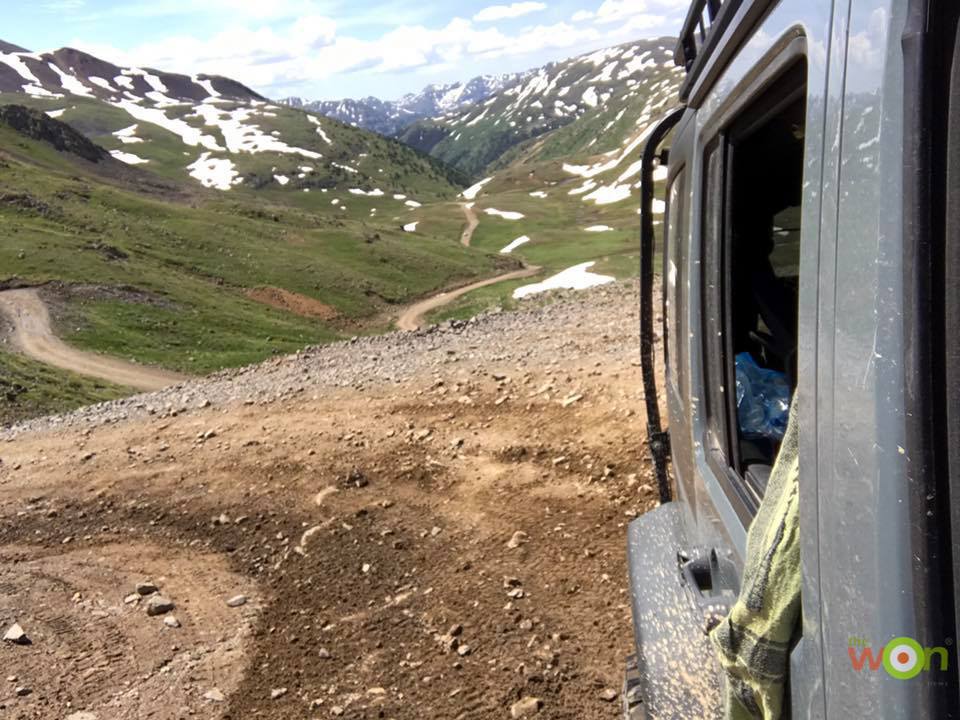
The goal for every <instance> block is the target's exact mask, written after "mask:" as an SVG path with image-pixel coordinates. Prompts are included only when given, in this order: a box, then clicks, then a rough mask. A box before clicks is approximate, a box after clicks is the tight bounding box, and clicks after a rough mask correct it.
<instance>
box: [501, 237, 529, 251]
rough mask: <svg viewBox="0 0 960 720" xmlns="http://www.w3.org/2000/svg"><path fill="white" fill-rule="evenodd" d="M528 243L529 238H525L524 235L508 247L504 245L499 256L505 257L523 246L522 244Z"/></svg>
mask: <svg viewBox="0 0 960 720" xmlns="http://www.w3.org/2000/svg"><path fill="white" fill-rule="evenodd" d="M528 242H530V238H529V237H527V236H526V235H521V236H520V237H518V238H517V239H516V240H513V241H512V242H511V243H510V244H509V245H505V246H504V247H503V248H501V249H500V254H501V255H506V254H508V253H511V252H513V251H514V250H516V249H517V248H518V247H520V246H521V245H523V244H524V243H528Z"/></svg>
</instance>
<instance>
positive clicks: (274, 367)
mask: <svg viewBox="0 0 960 720" xmlns="http://www.w3.org/2000/svg"><path fill="white" fill-rule="evenodd" d="M636 326H637V322H636V293H635V291H634V289H633V288H631V287H623V286H605V287H604V288H601V289H597V290H594V291H590V292H586V293H581V294H578V295H576V296H575V297H571V299H570V300H569V301H563V302H560V303H558V304H556V305H552V306H549V307H546V308H542V309H536V310H531V311H528V312H521V313H516V314H514V313H501V314H497V315H489V316H485V317H483V318H480V319H478V320H476V321H474V322H470V323H451V324H447V325H445V326H444V327H443V328H436V329H431V330H430V331H424V332H420V333H412V334H411V333H404V334H400V333H397V334H392V335H387V336H384V337H377V338H364V339H361V340H357V341H355V342H352V343H340V344H336V345H332V346H329V347H324V348H317V349H311V350H308V351H305V352H302V353H299V354H298V355H296V356H292V357H289V358H281V359H277V360H274V361H270V362H268V363H265V364H263V365H261V366H258V367H256V368H250V369H245V370H240V371H231V372H226V373H222V374H220V375H218V376H215V377H212V378H209V379H205V380H202V381H197V382H194V383H190V384H188V385H186V386H184V387H181V388H175V389H168V390H166V391H163V392H161V393H157V394H154V395H147V396H142V397H140V398H131V399H128V400H125V401H120V402H117V403H113V404H111V405H109V406H104V407H99V408H92V409H87V410H83V411H81V412H79V413H76V414H74V415H72V416H70V417H67V418H59V419H58V418H54V419H45V420H39V421H33V422H31V423H29V424H26V425H24V426H20V427H18V428H15V429H14V430H13V431H11V432H9V433H7V434H6V436H5V437H6V440H7V442H3V437H4V436H0V460H2V462H0V488H2V492H0V568H2V569H0V632H6V630H7V628H8V627H9V626H10V625H11V624H12V623H13V622H18V623H19V624H20V625H21V627H22V628H23V630H24V632H25V633H26V634H27V635H28V636H29V638H30V640H31V641H32V644H29V645H16V644H12V643H0V666H2V667H3V668H5V674H6V675H11V676H15V677H16V679H15V680H13V681H10V682H5V683H4V685H5V687H3V688H0V706H2V707H4V708H5V711H6V713H8V714H9V715H10V717H11V718H53V717H60V718H63V717H70V716H71V714H73V713H87V714H86V715H82V714H81V715H75V716H74V717H75V718H76V719H77V720H79V718H83V720H91V719H92V718H96V719H97V720H112V719H113V718H132V717H152V718H160V719H167V718H170V719H172V718H180V717H185V716H191V717H196V718H224V717H229V718H247V717H258V718H268V719H276V720H280V719H287V718H292V717H344V718H410V719H411V720H413V719H420V718H451V719H452V718H477V719H487V718H489V719H491V720H492V719H494V718H496V719H498V720H499V719H500V718H505V717H510V716H511V712H510V711H511V707H513V705H514V704H515V703H518V702H519V701H521V700H522V699H524V698H527V699H528V700H527V702H528V705H529V704H530V703H533V704H534V705H536V704H537V703H539V705H540V707H541V709H540V712H539V715H538V716H537V717H538V718H566V719H569V720H574V719H576V720H594V719H598V718H610V719H611V720H612V719H613V718H617V717H619V712H620V710H619V705H618V702H617V700H616V695H617V691H618V690H619V685H620V682H621V679H622V675H621V673H622V663H623V659H624V656H625V654H626V653H627V652H628V651H629V650H630V646H631V640H632V633H631V626H630V611H629V596H628V594H627V578H626V569H625V565H624V538H625V532H626V530H625V528H626V523H627V522H629V520H630V519H631V518H633V517H634V516H635V515H636V514H638V513H640V512H643V511H644V510H646V509H648V508H650V507H652V506H653V505H654V504H655V500H654V490H653V481H652V477H651V472H650V470H649V465H648V463H647V461H646V458H645V454H644V449H643V444H642V442H641V440H640V438H642V435H643V422H642V421H641V416H642V394H641V391H640V378H639V368H638V367H637V358H638V344H637V341H636V338H635V336H634V334H633V332H632V330H633V329H634V328H635V327H636ZM148 580H149V581H151V582H153V583H154V584H156V585H157V586H159V594H161V595H163V596H164V597H165V598H166V599H168V600H169V601H170V602H171V603H172V604H173V606H174V607H173V608H172V609H171V610H168V611H166V612H165V613H161V614H158V615H156V616H150V615H148V613H147V607H148V605H150V603H151V599H154V600H155V596H156V594H150V593H148V594H147V595H143V596H140V595H139V594H138V593H137V592H136V585H137V583H138V582H145V581H148ZM146 589H147V590H149V588H146ZM239 595H242V596H243V597H244V598H245V600H246V602H244V603H243V604H239V605H237V606H236V607H233V606H231V605H232V604H234V603H228V600H231V599H234V598H236V597H237V596H239ZM155 604H156V603H154V605H155ZM171 616H172V617H175V618H176V621H175V622H174V621H171V620H166V618H169V617H171ZM18 691H19V692H18Z"/></svg>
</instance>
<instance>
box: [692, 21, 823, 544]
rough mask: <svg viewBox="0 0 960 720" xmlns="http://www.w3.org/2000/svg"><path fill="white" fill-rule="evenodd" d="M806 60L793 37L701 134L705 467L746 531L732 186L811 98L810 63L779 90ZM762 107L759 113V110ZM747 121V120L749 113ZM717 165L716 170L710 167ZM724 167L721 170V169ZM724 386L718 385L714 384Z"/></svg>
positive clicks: (751, 502) (752, 502) (750, 491)
mask: <svg viewBox="0 0 960 720" xmlns="http://www.w3.org/2000/svg"><path fill="white" fill-rule="evenodd" d="M801 63H808V57H807V45H806V38H805V37H804V36H803V35H802V34H800V33H799V32H798V33H797V34H796V35H787V36H786V37H785V38H784V39H783V41H782V42H780V43H778V44H777V45H776V46H774V47H773V48H772V49H771V51H770V52H769V53H768V54H767V55H766V56H765V57H764V58H763V59H762V60H761V61H760V62H758V63H757V64H756V65H755V66H754V68H753V70H752V71H751V72H750V73H748V74H747V76H746V77H745V78H744V79H743V81H742V82H741V83H740V84H739V85H738V86H737V87H736V88H735V89H734V90H733V92H731V93H730V94H729V95H728V97H727V99H726V101H725V102H724V103H723V104H722V105H721V106H720V107H718V109H717V110H716V112H715V113H713V115H712V116H711V118H710V119H708V121H707V122H706V123H705V125H704V128H703V130H702V132H701V137H702V138H703V140H702V142H701V143H699V147H700V148H701V153H700V157H701V163H702V165H701V168H702V173H701V175H702V187H701V188H700V192H701V193H702V195H701V197H702V209H701V213H700V258H701V262H700V266H701V269H700V293H701V303H702V310H703V311H702V312H701V327H700V330H701V347H700V348H699V351H700V353H701V376H702V379H703V388H702V390H703V395H704V398H703V402H704V407H705V412H704V414H703V417H704V422H703V425H702V437H701V442H702V443H703V448H704V457H705V460H706V462H707V465H708V466H709V467H710V469H711V471H712V472H713V474H714V475H715V477H716V478H717V479H718V481H719V483H720V486H721V489H722V490H723V492H724V494H725V495H726V496H727V498H728V500H729V501H730V503H731V506H732V507H733V510H734V512H735V513H736V515H737V517H738V518H739V519H740V521H741V523H742V524H743V526H744V527H748V526H749V525H750V522H751V521H752V520H753V517H754V516H755V515H756V513H757V512H758V510H759V507H760V502H761V500H762V494H761V492H760V491H759V489H758V488H757V487H755V486H754V485H753V484H751V483H750V482H749V481H748V479H747V478H746V477H744V475H743V474H741V472H740V471H739V468H740V465H741V462H740V447H739V432H738V429H737V424H736V423H737V413H736V376H735V370H734V364H733V362H732V358H733V347H732V345H733V339H732V333H731V332H730V327H731V325H730V318H731V313H732V308H731V298H732V293H731V291H730V277H731V270H732V244H733V243H732V223H731V218H732V202H733V190H732V185H733V182H732V181H731V175H732V168H733V167H734V156H735V153H736V147H737V144H738V142H741V141H742V140H744V139H745V138H747V137H749V136H750V134H751V133H752V131H754V130H755V129H756V128H758V127H761V126H762V125H764V124H765V123H766V122H768V121H769V120H770V119H771V118H772V117H775V116H776V114H777V113H778V112H780V111H782V110H783V109H784V108H785V107H787V106H788V105H789V104H790V103H791V102H795V101H796V100H797V99H798V98H799V97H801V96H804V97H807V96H808V81H809V66H808V65H804V72H803V73H802V76H801V78H800V81H799V82H798V83H795V84H793V85H792V86H788V87H787V88H786V89H783V88H782V87H780V84H781V83H780V81H783V80H789V79H791V74H792V73H794V72H797V66H798V65H800V64H801ZM758 109H759V112H757V110H758ZM748 112H749V113H750V116H749V117H745V114H746V113H748ZM712 161H713V162H715V163H716V165H714V166H712V165H711V162H712ZM716 168H718V169H716ZM717 379H719V380H721V382H720V383H719V384H718V383H717V382H716V380H717Z"/></svg>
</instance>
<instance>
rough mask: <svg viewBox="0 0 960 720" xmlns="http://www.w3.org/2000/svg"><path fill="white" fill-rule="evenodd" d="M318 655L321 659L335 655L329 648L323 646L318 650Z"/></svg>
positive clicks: (327, 658)
mask: <svg viewBox="0 0 960 720" xmlns="http://www.w3.org/2000/svg"><path fill="white" fill-rule="evenodd" d="M317 657H318V658H320V659H321V660H329V659H330V658H332V657H333V655H331V654H330V651H329V650H327V649H326V648H324V647H322V648H320V649H319V650H317Z"/></svg>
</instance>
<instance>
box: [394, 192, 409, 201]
mask: <svg viewBox="0 0 960 720" xmlns="http://www.w3.org/2000/svg"><path fill="white" fill-rule="evenodd" d="M393 199H394V200H406V199H407V196H406V195H401V194H400V193H397V194H396V195H394V196H393Z"/></svg>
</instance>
